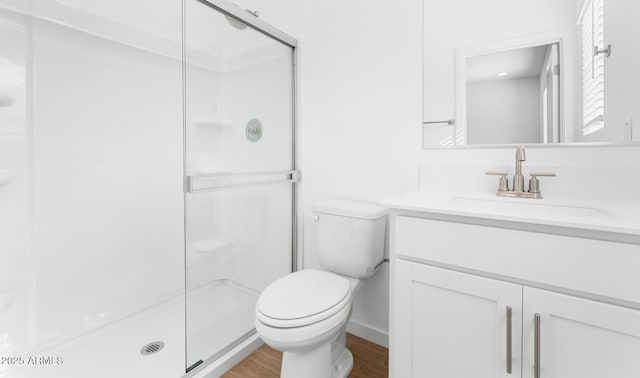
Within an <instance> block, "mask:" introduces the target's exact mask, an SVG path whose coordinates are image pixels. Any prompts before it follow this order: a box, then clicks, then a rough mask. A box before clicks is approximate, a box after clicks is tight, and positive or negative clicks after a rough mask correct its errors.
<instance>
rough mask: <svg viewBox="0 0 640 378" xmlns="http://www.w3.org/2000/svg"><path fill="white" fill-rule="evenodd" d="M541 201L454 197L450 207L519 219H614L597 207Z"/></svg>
mask: <svg viewBox="0 0 640 378" xmlns="http://www.w3.org/2000/svg"><path fill="white" fill-rule="evenodd" d="M540 201H541V200H532V199H506V198H505V199H503V198H470V197H454V198H452V199H451V200H450V201H449V205H450V206H451V207H452V208H455V209H460V210H464V211H471V212H480V213H490V214H499V215H512V216H518V217H535V218H541V217H544V218H557V217H578V218H601V219H612V218H613V217H612V216H611V215H610V214H608V213H607V212H605V211H604V210H602V209H598V208H596V207H590V206H581V205H574V204H557V203H550V202H540Z"/></svg>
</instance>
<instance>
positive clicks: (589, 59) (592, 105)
mask: <svg viewBox="0 0 640 378" xmlns="http://www.w3.org/2000/svg"><path fill="white" fill-rule="evenodd" d="M578 26H579V30H580V31H581V39H582V135H583V136H584V135H589V134H592V133H595V132H597V131H599V130H602V129H604V58H605V56H606V55H605V54H604V53H602V52H598V50H602V49H603V48H604V0H585V2H584V6H583V7H582V12H580V17H579V19H578Z"/></svg>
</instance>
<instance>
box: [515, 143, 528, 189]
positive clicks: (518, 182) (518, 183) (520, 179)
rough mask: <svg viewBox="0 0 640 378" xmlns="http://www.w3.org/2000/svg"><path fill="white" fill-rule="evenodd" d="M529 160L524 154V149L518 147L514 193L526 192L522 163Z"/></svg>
mask: <svg viewBox="0 0 640 378" xmlns="http://www.w3.org/2000/svg"><path fill="white" fill-rule="evenodd" d="M525 160H527V159H526V156H525V154H524V147H522V146H518V148H517V149H516V174H515V175H513V191H514V192H524V176H523V175H522V162H523V161H525Z"/></svg>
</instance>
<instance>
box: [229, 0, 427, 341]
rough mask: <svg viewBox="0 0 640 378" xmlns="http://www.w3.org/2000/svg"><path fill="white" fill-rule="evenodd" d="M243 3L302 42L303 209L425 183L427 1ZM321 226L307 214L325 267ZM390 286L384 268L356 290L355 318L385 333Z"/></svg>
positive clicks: (308, 253)
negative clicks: (317, 232) (421, 162)
mask: <svg viewBox="0 0 640 378" xmlns="http://www.w3.org/2000/svg"><path fill="white" fill-rule="evenodd" d="M237 3H238V5H239V6H241V7H242V8H249V9H257V10H259V11H260V17H261V18H262V19H264V20H265V21H266V22H268V23H270V24H272V25H274V26H276V27H278V28H280V29H282V30H283V31H285V32H287V33H288V34H290V35H292V36H294V37H296V38H297V39H298V40H299V42H300V48H299V54H300V56H299V67H298V69H299V71H298V74H299V76H298V78H299V100H300V102H299V111H300V114H299V117H300V118H299V121H300V125H299V126H300V128H301V134H302V135H301V149H302V175H303V176H302V177H303V180H302V196H303V198H302V203H301V205H302V207H303V210H304V213H305V214H308V213H309V212H310V211H311V206H312V204H313V203H314V202H316V201H318V200H322V199H324V198H328V197H342V198H356V199H364V200H370V201H377V200H381V199H384V198H386V197H389V196H391V195H394V194H398V193H401V192H403V191H408V190H412V189H415V188H417V185H418V181H417V179H418V168H417V167H418V165H417V163H416V162H417V156H418V153H419V149H420V117H421V115H420V114H421V112H420V108H421V105H420V104H421V48H422V47H421V15H422V12H421V1H420V0H410V1H403V2H399V3H393V4H391V3H384V2H371V1H364V0H358V1H350V2H341V1H335V0H333V1H322V2H298V1H293V0H273V1H269V2H264V1H258V0H239V1H237ZM313 227H314V226H313V221H311V220H307V219H305V224H304V231H303V232H304V234H303V237H304V264H305V266H306V267H317V266H318V263H317V259H316V254H315V244H314V228H313ZM387 291H388V272H387V270H386V268H385V269H383V270H382V271H380V272H379V274H378V275H377V276H375V277H373V278H371V279H369V280H368V281H367V282H366V284H365V286H364V287H363V289H362V290H361V291H360V293H359V294H358V297H357V298H356V300H355V308H354V314H353V321H354V322H357V323H360V324H364V325H365V326H368V327H371V328H373V329H377V330H380V332H381V333H382V334H384V333H386V332H387V331H388V292H387ZM378 341H379V342H385V341H384V340H381V339H378Z"/></svg>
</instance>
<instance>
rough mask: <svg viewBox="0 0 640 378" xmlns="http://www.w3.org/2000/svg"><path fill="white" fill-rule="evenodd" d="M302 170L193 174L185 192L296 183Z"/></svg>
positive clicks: (187, 182) (186, 178) (188, 180)
mask: <svg viewBox="0 0 640 378" xmlns="http://www.w3.org/2000/svg"><path fill="white" fill-rule="evenodd" d="M298 181H300V171H298V170H291V171H271V172H242V173H230V172H229V173H216V174H205V175H193V176H187V177H185V192H186V193H199V192H208V191H211V190H218V189H228V188H233V187H238V186H248V185H264V184H278V183H292V184H293V183H296V182H298Z"/></svg>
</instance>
